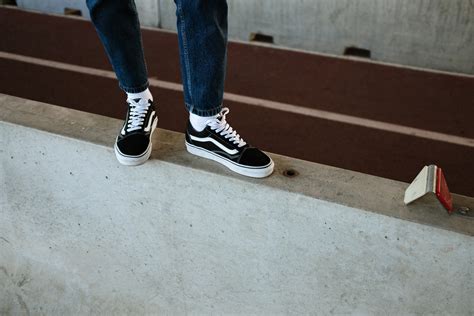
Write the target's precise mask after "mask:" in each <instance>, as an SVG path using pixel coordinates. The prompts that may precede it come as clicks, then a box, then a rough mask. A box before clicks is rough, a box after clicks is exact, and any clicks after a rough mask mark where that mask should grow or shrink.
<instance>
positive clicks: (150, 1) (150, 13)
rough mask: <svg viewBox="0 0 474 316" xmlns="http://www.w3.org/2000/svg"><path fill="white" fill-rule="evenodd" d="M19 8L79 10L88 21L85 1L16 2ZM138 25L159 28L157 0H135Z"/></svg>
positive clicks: (46, 0)
mask: <svg viewBox="0 0 474 316" xmlns="http://www.w3.org/2000/svg"><path fill="white" fill-rule="evenodd" d="M17 5H18V7H20V8H23V9H28V10H35V11H39V12H45V13H55V14H64V9H65V8H71V9H77V10H81V13H82V16H83V17H85V18H86V19H88V20H90V15H89V9H88V8H87V5H86V0H43V1H37V0H17ZM135 5H136V6H137V11H138V15H139V18H140V23H141V24H142V25H144V26H151V27H158V26H159V23H160V21H159V17H160V13H159V3H158V0H135Z"/></svg>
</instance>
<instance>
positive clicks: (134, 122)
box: [127, 99, 150, 132]
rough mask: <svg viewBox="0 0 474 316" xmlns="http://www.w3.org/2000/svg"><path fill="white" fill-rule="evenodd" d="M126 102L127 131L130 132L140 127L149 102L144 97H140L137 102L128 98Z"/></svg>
mask: <svg viewBox="0 0 474 316" xmlns="http://www.w3.org/2000/svg"><path fill="white" fill-rule="evenodd" d="M128 102H129V104H130V115H129V117H128V122H127V123H128V124H127V132H131V131H135V130H137V129H141V128H142V126H143V122H144V121H145V116H146V113H147V111H148V108H149V107H150V104H149V103H148V100H146V99H140V101H138V102H135V101H134V100H133V99H128Z"/></svg>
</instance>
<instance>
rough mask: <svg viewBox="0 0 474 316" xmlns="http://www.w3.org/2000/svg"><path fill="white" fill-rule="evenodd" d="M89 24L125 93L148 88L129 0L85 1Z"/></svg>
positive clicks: (138, 29)
mask: <svg viewBox="0 0 474 316" xmlns="http://www.w3.org/2000/svg"><path fill="white" fill-rule="evenodd" d="M87 7H88V8H89V12H90V16H91V20H92V23H93V24H94V27H95V29H96V31H97V34H98V35H99V38H100V40H101V42H102V44H103V45H104V48H105V51H106V53H107V56H108V58H109V60H110V63H111V64H112V67H113V69H114V71H115V73H116V75H117V78H118V80H119V86H120V88H121V89H122V90H123V91H125V92H130V93H138V92H142V91H144V90H146V89H147V88H148V85H149V83H148V74H147V68H146V63H145V56H144V53H143V45H142V39H141V32H140V23H139V20H138V14H137V10H136V7H135V2H134V1H133V0H87Z"/></svg>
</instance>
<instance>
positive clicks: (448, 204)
mask: <svg viewBox="0 0 474 316" xmlns="http://www.w3.org/2000/svg"><path fill="white" fill-rule="evenodd" d="M435 193H436V196H437V197H438V200H439V201H440V202H441V204H443V206H444V207H445V208H446V210H448V212H449V214H451V213H452V212H453V199H452V197H451V193H450V192H449V188H448V184H447V183H446V178H445V177H444V173H443V170H441V168H439V167H438V168H437V170H436V192H435Z"/></svg>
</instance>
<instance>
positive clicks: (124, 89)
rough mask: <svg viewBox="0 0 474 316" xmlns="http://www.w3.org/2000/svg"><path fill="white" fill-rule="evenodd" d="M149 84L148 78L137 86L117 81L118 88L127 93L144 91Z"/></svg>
mask: <svg viewBox="0 0 474 316" xmlns="http://www.w3.org/2000/svg"><path fill="white" fill-rule="evenodd" d="M149 86H150V83H149V82H148V80H147V81H146V82H145V83H144V84H142V85H140V86H138V87H125V86H123V85H122V84H121V83H120V82H119V87H120V89H122V90H123V91H125V92H128V93H139V92H142V91H145V90H146V88H148V87H149Z"/></svg>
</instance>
